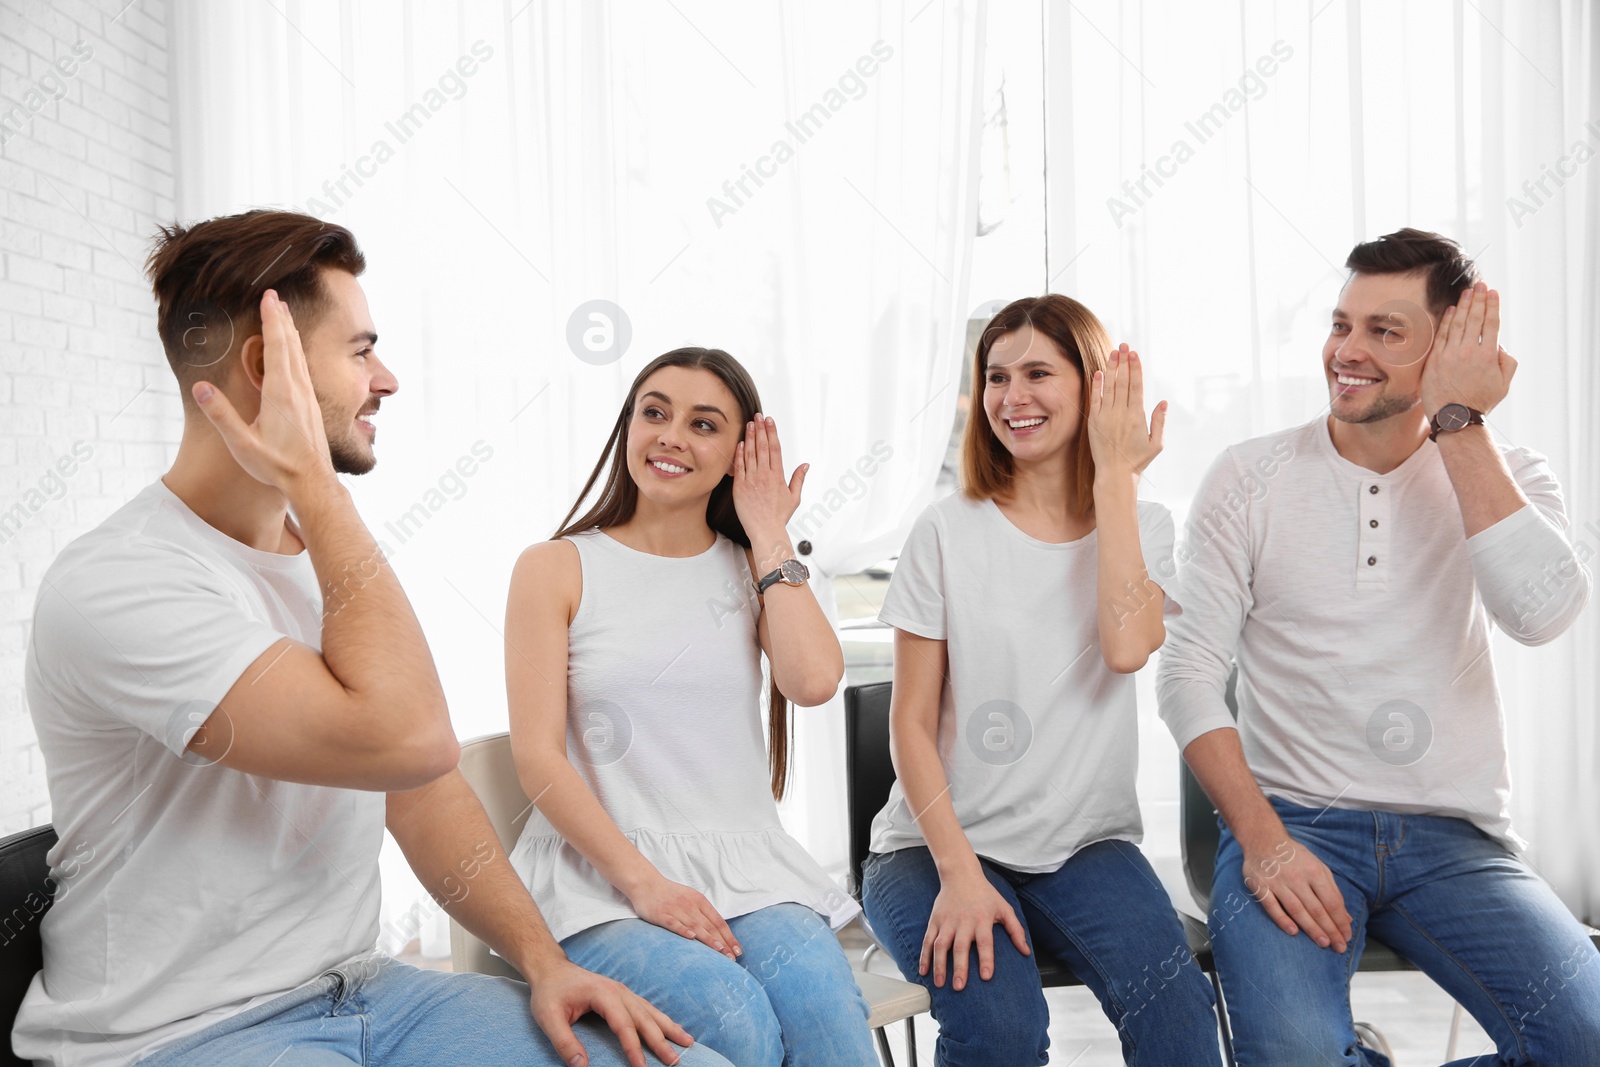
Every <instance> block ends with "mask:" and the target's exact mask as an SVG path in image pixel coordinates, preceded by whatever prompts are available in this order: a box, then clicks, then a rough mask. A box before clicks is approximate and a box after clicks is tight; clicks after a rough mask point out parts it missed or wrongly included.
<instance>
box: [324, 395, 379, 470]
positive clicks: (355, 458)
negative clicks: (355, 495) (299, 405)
mask: <svg viewBox="0 0 1600 1067" xmlns="http://www.w3.org/2000/svg"><path fill="white" fill-rule="evenodd" d="M312 391H313V392H314V393H316V397H317V406H318V407H320V408H321V409H322V432H323V434H324V435H325V436H326V437H327V438H328V458H329V459H331V460H333V469H334V471H335V472H337V473H339V474H366V473H367V472H368V471H370V470H371V469H372V468H373V467H376V466H377V465H378V457H377V456H375V455H374V454H373V452H372V449H371V448H369V447H366V445H365V444H364V443H363V442H361V441H359V440H357V435H359V434H360V432H361V431H360V430H357V429H355V428H354V427H353V426H351V423H352V422H353V421H354V419H355V416H354V414H352V415H350V416H349V417H347V418H345V419H344V420H342V421H341V422H340V423H339V424H338V425H337V426H336V425H334V424H332V423H331V422H330V421H329V419H328V412H329V411H330V410H332V409H333V405H332V404H330V403H329V401H328V398H327V397H325V396H323V395H322V394H321V393H320V392H316V389H315V387H313V389H312Z"/></svg>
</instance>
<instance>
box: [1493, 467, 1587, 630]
mask: <svg viewBox="0 0 1600 1067" xmlns="http://www.w3.org/2000/svg"><path fill="white" fill-rule="evenodd" d="M1505 461H1506V465H1507V467H1508V468H1510V471H1511V476H1512V477H1513V478H1515V479H1516V482H1517V485H1518V487H1520V488H1521V490H1522V495H1523V496H1525V497H1527V498H1528V504H1527V506H1526V507H1523V508H1521V509H1520V510H1518V511H1514V512H1512V513H1511V514H1510V515H1507V516H1506V517H1505V518H1503V519H1501V520H1500V521H1499V522H1497V523H1495V524H1494V525H1493V526H1491V527H1489V528H1488V529H1486V530H1481V531H1479V532H1478V533H1477V534H1474V535H1473V536H1472V537H1469V538H1468V539H1467V551H1468V553H1469V556H1470V558H1471V560H1472V572H1473V576H1474V577H1475V579H1476V580H1477V583H1478V595H1479V596H1480V597H1481V598H1482V599H1483V605H1484V607H1485V608H1486V609H1487V610H1488V612H1489V615H1490V617H1491V618H1493V619H1494V621H1495V624H1496V625H1497V626H1499V627H1500V629H1502V630H1504V631H1505V632H1506V633H1507V634H1509V635H1510V636H1511V637H1512V638H1513V639H1514V640H1516V641H1518V642H1520V643H1522V644H1524V645H1542V644H1545V643H1546V642H1548V641H1553V640H1555V639H1556V638H1557V637H1559V636H1560V635H1561V634H1562V633H1563V632H1565V631H1566V629H1567V627H1569V626H1571V625H1572V623H1573V621H1574V620H1576V619H1577V617H1578V615H1579V613H1581V612H1582V611H1583V608H1584V605H1586V604H1587V603H1588V602H1589V591H1590V589H1591V587H1592V586H1593V582H1594V580H1593V576H1592V575H1591V573H1590V571H1589V568H1588V567H1587V566H1586V564H1585V561H1584V560H1583V559H1582V558H1580V557H1579V555H1578V553H1577V552H1576V551H1575V550H1574V548H1573V545H1572V542H1571V540H1570V539H1569V538H1568V536H1567V530H1568V526H1569V524H1568V521H1567V511H1566V506H1565V504H1564V503H1563V501H1562V498H1561V484H1560V483H1559V482H1558V481H1556V477H1555V475H1554V474H1553V473H1551V470H1550V466H1549V464H1548V463H1547V462H1546V461H1545V458H1544V457H1543V456H1541V455H1539V454H1538V453H1537V452H1532V451H1529V450H1528V449H1524V448H1516V449H1509V450H1507V451H1506V453H1505Z"/></svg>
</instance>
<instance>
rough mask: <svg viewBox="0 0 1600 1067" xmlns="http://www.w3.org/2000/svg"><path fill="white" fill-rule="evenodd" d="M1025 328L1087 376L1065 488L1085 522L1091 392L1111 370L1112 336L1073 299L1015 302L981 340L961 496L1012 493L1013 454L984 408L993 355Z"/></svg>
mask: <svg viewBox="0 0 1600 1067" xmlns="http://www.w3.org/2000/svg"><path fill="white" fill-rule="evenodd" d="M1024 326H1032V327H1033V328H1034V330H1035V331H1036V332H1038V333H1041V334H1043V335H1044V336H1046V337H1048V338H1050V340H1052V341H1054V342H1055V343H1056V347H1058V348H1060V349H1061V354H1062V355H1064V356H1066V357H1067V359H1068V360H1069V361H1071V362H1072V363H1075V364H1077V367H1078V373H1079V374H1081V375H1082V376H1083V392H1082V394H1081V395H1080V396H1079V397H1078V413H1079V416H1080V417H1079V419H1078V434H1077V437H1076V438H1075V439H1074V441H1073V444H1072V450H1073V464H1072V469H1071V470H1070V471H1069V472H1068V475H1067V478H1068V481H1067V484H1066V485H1064V486H1062V489H1063V491H1064V492H1065V493H1066V497H1067V504H1068V506H1069V507H1070V508H1071V509H1072V511H1073V513H1074V514H1076V515H1078V516H1079V517H1082V518H1088V517H1089V516H1091V515H1093V514H1094V453H1093V452H1091V451H1090V449H1089V387H1090V385H1091V384H1092V382H1093V379H1094V372H1095V371H1105V370H1107V369H1108V368H1109V364H1108V362H1107V360H1108V358H1109V357H1110V355H1111V335H1110V334H1109V333H1107V332H1106V328H1105V327H1104V326H1103V325H1101V323H1100V320H1099V319H1097V318H1095V315H1094V312H1092V311H1090V310H1089V309H1088V308H1086V307H1084V306H1083V305H1082V304H1080V303H1078V301H1076V300H1074V299H1072V298H1071V297H1070V296H1062V295H1061V294H1060V293H1050V294H1048V295H1046V296H1027V297H1023V298H1022V299H1021V300H1013V301H1012V302H1011V303H1009V304H1007V305H1006V306H1005V307H1003V308H1001V309H1000V313H999V314H997V315H996V316H995V317H994V318H992V319H990V320H989V325H987V326H985V327H984V329H983V336H982V337H980V338H979V339H978V351H977V353H976V354H975V355H974V356H973V359H972V409H971V411H970V412H969V413H968V415H967V427H966V430H965V431H964V432H963V433H962V436H961V491H962V492H963V493H965V494H966V495H967V496H968V497H969V498H971V499H973V500H986V499H991V498H993V497H996V496H1002V497H1003V496H1005V495H1006V494H1007V493H1009V492H1010V491H1011V483H1012V481H1013V480H1014V479H1015V477H1016V467H1015V464H1014V461H1013V459H1012V456H1011V452H1010V450H1009V449H1007V448H1006V446H1005V445H1003V444H1001V443H1000V439H999V438H997V437H995V435H994V429H993V428H992V427H991V426H990V425H989V418H988V414H987V411H986V410H985V409H984V407H983V391H984V383H985V380H986V378H987V376H988V372H989V366H988V364H989V350H990V349H991V348H993V347H994V343H995V342H996V341H998V340H999V339H1000V338H1001V337H1003V336H1004V335H1006V334H1008V333H1013V332H1015V331H1017V330H1020V329H1022V327H1024Z"/></svg>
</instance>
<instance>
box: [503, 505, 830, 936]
mask: <svg viewBox="0 0 1600 1067" xmlns="http://www.w3.org/2000/svg"><path fill="white" fill-rule="evenodd" d="M568 540H570V541H571V542H572V543H573V544H574V545H575V546H577V549H578V559H579V562H580V565H581V567H582V569H583V593H582V598H581V600H580V601H579V604H578V611H577V614H576V615H575V616H574V617H573V619H572V624H571V626H570V627H568V630H567V649H568V651H567V758H568V759H569V760H571V762H572V766H573V767H574V768H576V769H577V771H578V774H579V775H581V776H582V777H583V780H584V781H585V782H587V783H588V786H589V788H590V789H591V790H592V791H593V792H594V795H595V797H596V798H598V799H599V801H600V804H601V806H602V807H604V808H605V810H606V814H608V815H609V816H610V817H611V821H612V822H614V823H615V824H616V825H617V828H618V829H619V830H621V831H622V833H623V835H624V836H625V837H627V839H628V840H629V841H631V842H632V843H633V844H634V846H635V847H636V848H638V850H639V851H640V852H641V853H642V854H643V855H644V858H645V859H647V860H649V861H650V862H651V863H652V864H653V865H654V866H655V868H656V870H658V871H660V872H661V873H662V874H663V875H664V876H665V877H667V878H670V879H671V880H672V881H674V882H680V883H682V884H684V885H687V886H691V887H693V888H694V889H697V890H699V891H700V892H701V893H703V894H704V895H705V896H706V898H707V899H708V900H710V901H711V904H712V906H713V907H715V908H716V909H717V912H718V914H720V915H721V916H722V917H723V918H724V919H732V918H735V917H737V916H740V915H745V914H748V913H750V912H752V911H756V910H758V909H761V908H765V907H769V906H771V905H773V904H783V903H790V902H792V903H797V904H803V905H805V906H806V907H809V908H811V909H812V910H813V911H816V912H818V913H819V914H821V915H822V916H823V917H824V918H826V919H827V920H828V921H829V923H830V924H831V925H832V926H833V927H834V928H835V929H837V928H839V927H840V926H843V925H844V924H845V923H847V922H849V921H850V920H851V919H852V918H853V917H854V916H855V915H856V913H857V912H858V911H859V910H860V909H859V908H858V907H857V906H856V903H855V901H853V900H851V899H850V897H849V895H848V894H846V893H845V892H843V891H842V890H841V889H840V888H839V887H838V886H837V885H835V884H834V882H833V881H832V879H830V878H829V877H828V876H827V875H826V874H825V873H824V872H823V870H822V868H821V867H820V866H818V865H817V862H816V861H815V860H814V859H812V858H811V855H810V854H809V853H807V852H806V850H805V849H804V848H802V847H801V845H800V843H799V842H798V841H796V840H795V839H794V838H792V837H790V836H789V835H788V833H786V832H785V831H784V829H783V827H782V825H781V824H780V823H779V821H778V808H777V805H776V804H775V803H774V802H773V799H772V792H771V788H770V784H769V781H768V771H767V752H766V744H765V742H764V740H763V737H762V729H761V715H762V712H761V686H762V678H761V645H760V641H759V639H758V638H757V636H756V616H755V614H754V611H753V606H754V605H755V604H757V603H758V601H757V600H756V598H755V594H754V589H753V587H752V585H751V581H750V566H749V564H748V563H747V562H746V561H745V555H744V549H742V548H740V547H739V545H738V544H736V543H735V542H733V541H731V540H729V539H728V538H727V537H725V536H723V535H722V534H720V533H719V534H718V535H717V540H716V543H715V544H713V545H712V546H711V547H710V548H709V549H707V550H706V551H704V552H702V553H701V554H700V555H698V556H689V557H683V558H675V557H670V556H657V555H652V554H650V553H648V552H640V551H638V550H636V549H632V548H629V547H627V546H626V545H624V544H622V543H621V542H620V541H617V540H616V539H614V538H612V537H610V536H609V535H607V534H605V533H603V532H601V531H600V530H599V529H593V530H587V531H584V532H582V533H577V534H573V535H571V536H570V537H569V538H568ZM511 863H512V865H513V866H514V867H515V868H516V870H517V872H518V874H520V875H521V876H522V880H523V882H524V883H526V884H527V886H528V890H529V892H530V893H532V895H533V899H534V901H535V903H537V904H538V905H539V910H540V912H542V913H543V915H544V919H545V922H546V923H547V924H549V927H550V933H551V935H552V936H553V937H555V939H556V940H557V941H561V940H563V939H565V938H567V937H570V936H572V935H573V934H576V933H579V932H581V931H583V930H587V929H589V928H590V927H592V926H598V925H599V924H600V923H604V922H611V921H612V920H614V919H632V918H637V916H636V915H635V913H634V910H633V906H632V905H631V904H630V903H629V902H628V899H627V897H625V896H623V895H622V893H620V892H619V891H617V889H615V888H614V887H613V886H612V885H611V883H610V882H608V881H606V879H605V878H604V876H602V875H601V874H600V872H599V871H597V870H595V868H594V867H593V866H591V865H590V863H589V861H588V860H586V859H584V858H583V856H582V855H581V854H580V853H579V852H578V850H577V849H576V848H574V847H572V846H571V845H569V844H568V843H567V842H566V841H565V840H564V839H563V838H562V837H561V835H560V834H558V833H557V832H556V830H555V827H553V826H551V825H550V821H549V820H548V819H546V818H545V817H544V815H543V813H541V812H540V811H539V809H538V808H534V809H533V811H532V812H531V813H530V814H529V816H528V823H527V826H525V827H524V828H523V831H522V836H521V837H520V838H519V839H518V841H517V845H516V848H514V849H512V851H511Z"/></svg>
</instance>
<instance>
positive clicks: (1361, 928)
mask: <svg viewBox="0 0 1600 1067" xmlns="http://www.w3.org/2000/svg"><path fill="white" fill-rule="evenodd" d="M1272 806H1273V808H1274V809H1275V810H1276V811H1277V813H1278V815H1279V817H1280V818H1282V819H1283V824H1284V826H1285V827H1286V828H1287V829H1288V831H1289V835H1290V836H1291V837H1292V838H1294V840H1295V841H1297V842H1299V844H1300V845H1302V846H1304V847H1305V848H1308V849H1310V850H1311V851H1312V852H1313V853H1314V854H1315V855H1316V856H1317V857H1318V858H1319V859H1321V860H1322V862H1323V863H1325V864H1327V866H1328V868H1329V870H1331V871H1332V872H1333V877H1334V880H1335V881H1336V882H1337V883H1338V885H1339V891H1340V892H1341V893H1342V894H1344V906H1345V910H1346V911H1348V912H1349V913H1350V919H1351V926H1352V933H1353V934H1354V937H1353V938H1352V939H1351V941H1350V946H1349V948H1348V950H1347V951H1346V952H1344V953H1343V954H1340V953H1338V952H1335V951H1334V950H1333V949H1331V948H1319V947H1318V946H1317V944H1316V943H1315V942H1314V941H1312V940H1311V939H1310V938H1308V937H1307V936H1305V934H1304V933H1300V934H1296V935H1295V936H1293V937H1290V936H1289V935H1288V934H1285V933H1284V932H1283V931H1282V930H1280V929H1279V928H1278V926H1277V924H1276V923H1274V922H1273V921H1272V920H1271V919H1270V918H1268V916H1267V913H1266V911H1265V910H1264V909H1263V908H1262V907H1261V905H1260V904H1258V903H1257V902H1256V901H1255V899H1254V898H1253V897H1252V896H1251V894H1250V892H1249V891H1248V890H1247V889H1246V888H1245V885H1244V871H1243V864H1244V855H1243V851H1242V850H1241V849H1240V847H1239V843H1238V841H1237V840H1235V838H1234V836H1233V835H1232V834H1231V833H1229V832H1228V830H1227V828H1226V827H1223V831H1222V842H1221V844H1220V846H1219V847H1218V849H1217V869H1216V883H1215V886H1214V887H1213V889H1212V897H1211V916H1210V926H1211V947H1212V951H1213V952H1214V953H1215V954H1216V960H1217V969H1218V971H1219V973H1220V974H1221V977H1222V990H1223V994H1224V995H1225V996H1226V997H1227V1000H1228V1017H1229V1020H1230V1021H1231V1023H1232V1025H1233V1048H1234V1055H1235V1057H1236V1058H1237V1059H1238V1062H1239V1067H1268V1065H1270V1067H1278V1065H1280V1064H1285V1063H1316V1064H1328V1065H1330V1067H1333V1065H1336V1064H1343V1065H1355V1064H1360V1065H1368V1067H1386V1065H1387V1064H1388V1062H1389V1061H1388V1059H1387V1058H1386V1057H1384V1056H1382V1055H1379V1054H1378V1053H1375V1052H1373V1051H1371V1050H1369V1049H1365V1048H1358V1047H1357V1045H1356V1035H1355V1031H1354V1029H1353V1028H1352V1024H1351V1018H1350V976H1351V975H1352V974H1353V973H1354V972H1355V969H1356V964H1357V961H1359V960H1360V958H1361V951H1362V949H1363V947H1365V945H1366V939H1367V936H1368V935H1369V934H1370V935H1371V936H1372V937H1375V938H1377V939H1378V940H1379V941H1381V942H1383V943H1384V944H1385V945H1388V946H1389V947H1390V948H1392V949H1394V950H1395V951H1396V952H1398V953H1399V954H1400V955H1402V956H1404V957H1405V958H1406V959H1408V960H1410V961H1411V962H1412V963H1414V964H1415V965H1416V966H1417V967H1418V968H1420V969H1421V970H1422V971H1424V972H1425V973H1426V974H1427V975H1428V977H1430V978H1432V979H1433V980H1434V981H1435V982H1437V983H1438V984H1439V985H1441V986H1443V987H1444V989H1445V991H1446V992H1448V993H1449V994H1450V995H1451V996H1452V997H1454V998H1455V999H1456V1000H1457V1001H1458V1002H1459V1003H1460V1004H1461V1005H1462V1007H1464V1008H1466V1009H1467V1010H1468V1011H1470V1012H1471V1013H1472V1016H1473V1018H1475V1019H1477V1020H1478V1022H1479V1023H1480V1024H1482V1026H1483V1028H1484V1030H1485V1032H1487V1033H1488V1034H1489V1036H1490V1037H1492V1038H1493V1039H1494V1042H1495V1045H1496V1046H1497V1048H1498V1049H1499V1054H1498V1055H1484V1056H1480V1057H1477V1058H1475V1059H1464V1060H1456V1061H1454V1064H1455V1065H1465V1064H1475V1065H1480V1067H1488V1065H1490V1064H1540V1065H1541V1067H1568V1065H1571V1067H1577V1065H1579V1064H1582V1065H1591V1064H1597V1063H1600V953H1597V952H1596V951H1595V949H1594V946H1593V944H1592V943H1591V942H1590V941H1589V937H1588V934H1587V933H1586V932H1585V930H1584V928H1583V927H1582V926H1581V925H1579V923H1578V922H1577V920H1575V919H1574V918H1573V917H1572V915H1571V913H1570V912H1568V911H1567V909H1566V907H1565V906H1564V905H1563V904H1562V903H1561V901H1560V900H1559V899H1558V898H1557V897H1556V895H1555V893H1554V892H1552V891H1551V889H1550V887H1549V886H1548V885H1547V884H1545V882H1544V881H1543V880H1542V879H1540V878H1539V876H1538V875H1536V874H1534V873H1533V871H1531V870H1530V869H1529V868H1528V866H1527V865H1526V864H1524V863H1523V862H1522V861H1521V860H1519V859H1518V858H1517V857H1515V856H1514V855H1512V854H1511V853H1510V852H1508V851H1506V849H1505V848H1504V847H1502V846H1501V845H1500V844H1499V843H1498V842H1496V841H1495V840H1493V839H1492V838H1490V837H1489V836H1488V835H1486V834H1484V833H1483V832H1482V831H1480V830H1479V829H1478V828H1477V827H1475V826H1473V825H1472V824H1471V823H1468V822H1466V821H1464V820H1462V819H1451V818H1443V817H1439V816H1430V815H1396V814H1392V813H1390V812H1385V811H1362V810H1342V809H1338V808H1329V809H1326V810H1323V811H1318V810H1317V809H1315V808H1303V807H1299V806H1297V805H1294V804H1290V803H1287V802H1286V801H1282V800H1278V799H1275V798H1274V799H1273V800H1272Z"/></svg>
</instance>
